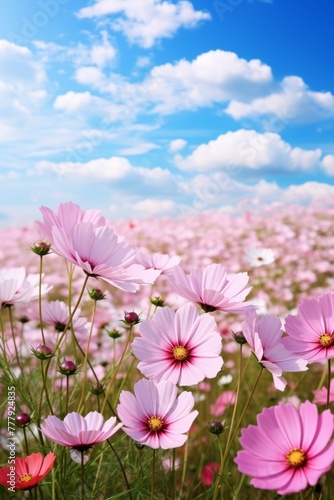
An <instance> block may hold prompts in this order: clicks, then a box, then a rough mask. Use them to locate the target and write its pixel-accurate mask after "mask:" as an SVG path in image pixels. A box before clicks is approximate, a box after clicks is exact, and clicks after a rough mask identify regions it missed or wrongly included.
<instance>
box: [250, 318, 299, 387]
mask: <svg viewBox="0 0 334 500" xmlns="http://www.w3.org/2000/svg"><path fill="white" fill-rule="evenodd" d="M242 332H243V334H244V337H245V339H246V340H247V342H248V344H249V345H250V347H251V349H252V351H253V353H254V354H255V356H256V358H257V359H258V361H259V363H260V365H261V366H263V367H264V368H266V369H267V370H269V371H270V373H271V374H272V376H273V379H274V384H275V387H276V389H278V390H280V391H284V389H285V387H286V384H287V381H286V380H285V378H284V377H283V375H282V374H283V372H299V371H305V370H307V361H305V360H303V359H300V358H299V357H298V356H296V355H295V354H293V353H291V352H290V351H288V350H287V349H286V348H285V347H284V345H283V343H282V334H283V330H282V324H281V321H280V320H279V319H278V318H276V317H275V316H274V315H273V314H265V315H264V316H262V317H261V318H259V317H258V316H257V314H256V312H255V311H250V312H249V313H248V314H247V315H246V317H245V320H244V322H243V323H242Z"/></svg>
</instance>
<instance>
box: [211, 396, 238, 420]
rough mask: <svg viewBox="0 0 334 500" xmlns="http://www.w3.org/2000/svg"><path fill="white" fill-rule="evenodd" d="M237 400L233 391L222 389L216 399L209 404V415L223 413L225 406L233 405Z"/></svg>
mask: <svg viewBox="0 0 334 500" xmlns="http://www.w3.org/2000/svg"><path fill="white" fill-rule="evenodd" d="M236 400H237V396H236V393H235V392H234V391H223V392H222V393H221V394H220V395H219V396H218V398H217V399H216V401H215V402H214V403H213V404H212V405H210V413H211V415H214V416H216V417H217V416H218V415H223V413H224V412H225V410H226V408H227V407H228V406H230V405H234V404H235V402H236Z"/></svg>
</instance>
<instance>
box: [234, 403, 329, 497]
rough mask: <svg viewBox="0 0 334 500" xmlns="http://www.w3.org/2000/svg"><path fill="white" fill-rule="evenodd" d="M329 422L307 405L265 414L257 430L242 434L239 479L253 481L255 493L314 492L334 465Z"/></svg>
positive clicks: (326, 413)
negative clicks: (312, 488)
mask: <svg viewBox="0 0 334 500" xmlns="http://www.w3.org/2000/svg"><path fill="white" fill-rule="evenodd" d="M333 430H334V417H333V415H332V413H331V412H330V411H329V410H325V411H324V412H323V413H322V414H320V415H319V414H318V409H317V406H316V405H314V404H312V403H310V402H309V401H306V402H305V403H302V404H301V405H300V408H299V409H296V408H295V407H294V406H293V405H291V404H282V403H280V404H279V405H278V406H273V407H271V408H265V409H264V410H263V411H262V413H261V414H260V415H258V416H257V425H249V426H248V427H247V428H246V429H242V430H241V438H240V444H241V445H242V446H243V448H244V449H243V450H241V451H239V452H238V454H237V457H236V458H235V462H236V463H237V464H238V469H239V471H240V472H241V473H243V474H247V475H249V476H252V478H253V479H252V480H251V484H252V485H253V486H254V487H255V488H260V489H264V490H275V491H277V493H278V494H280V495H289V494H291V493H298V492H299V491H302V490H304V489H305V488H306V487H307V486H308V485H311V486H315V485H316V484H317V482H318V480H319V478H320V477H321V476H322V474H325V473H326V472H327V471H328V470H330V468H331V465H332V463H333V461H334V440H331V437H332V434H333Z"/></svg>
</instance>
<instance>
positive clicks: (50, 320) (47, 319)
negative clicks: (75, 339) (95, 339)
mask: <svg viewBox="0 0 334 500" xmlns="http://www.w3.org/2000/svg"><path fill="white" fill-rule="evenodd" d="M42 309H43V314H42V315H43V323H46V324H49V325H53V326H54V328H55V330H56V331H58V332H62V331H64V328H65V326H66V324H67V323H68V320H69V317H70V314H69V309H68V305H67V304H65V302H62V301H60V300H53V301H51V302H44V303H43V308H42ZM34 316H35V319H39V315H38V311H35V314H34ZM72 324H73V330H74V332H75V333H76V334H79V335H80V334H81V335H87V334H88V328H89V323H88V321H87V319H86V318H84V317H82V316H81V311H80V309H78V310H77V311H76V313H75V314H74V317H73V320H72Z"/></svg>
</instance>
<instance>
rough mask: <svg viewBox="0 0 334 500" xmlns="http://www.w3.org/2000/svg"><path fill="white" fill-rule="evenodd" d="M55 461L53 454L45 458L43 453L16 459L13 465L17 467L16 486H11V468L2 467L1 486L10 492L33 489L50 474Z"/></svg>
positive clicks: (0, 471)
mask: <svg viewBox="0 0 334 500" xmlns="http://www.w3.org/2000/svg"><path fill="white" fill-rule="evenodd" d="M55 459H56V455H55V454H54V453H53V452H50V453H48V454H47V455H46V456H45V457H43V455H42V454H41V453H32V454H31V455H28V456H27V457H25V458H21V457H19V458H16V459H15V464H13V465H12V467H15V485H12V484H11V475H10V473H11V467H2V469H1V470H0V484H2V486H5V487H6V488H7V489H9V490H10V491H15V490H28V489H30V488H33V486H35V485H36V484H37V483H39V482H40V481H42V479H44V478H45V476H46V475H47V474H49V472H50V470H51V469H52V467H53V464H54V461H55ZM11 488H13V489H11Z"/></svg>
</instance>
